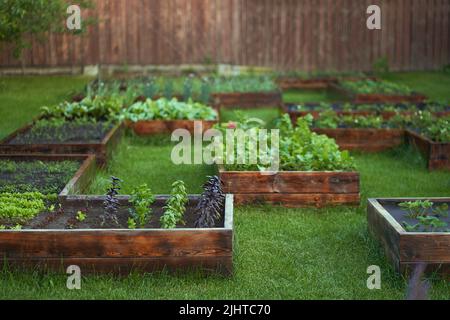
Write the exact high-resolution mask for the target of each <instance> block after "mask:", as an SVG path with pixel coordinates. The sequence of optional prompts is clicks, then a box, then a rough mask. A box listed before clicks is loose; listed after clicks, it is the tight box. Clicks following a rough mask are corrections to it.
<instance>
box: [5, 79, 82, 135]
mask: <svg viewBox="0 0 450 320" xmlns="http://www.w3.org/2000/svg"><path fill="white" fill-rule="evenodd" d="M88 81H89V79H88V78H85V77H58V76H54V77H45V78H42V77H3V78H0V97H1V101H0V119H1V120H0V121H1V126H0V139H1V138H4V137H5V136H6V135H8V134H9V133H11V132H12V131H14V130H15V129H17V128H18V127H20V126H23V125H24V124H26V123H27V122H29V121H31V120H32V118H33V117H35V116H37V115H38V114H39V108H40V107H41V106H45V105H51V104H56V103H59V102H61V101H63V100H64V99H66V98H67V97H68V96H69V95H70V94H71V93H75V92H77V91H79V90H81V89H82V88H83V86H84V85H85V84H86V83H87V82H88Z"/></svg>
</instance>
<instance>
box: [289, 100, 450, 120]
mask: <svg viewBox="0 0 450 320" xmlns="http://www.w3.org/2000/svg"><path fill="white" fill-rule="evenodd" d="M365 104H366V103H353V105H365ZM304 105H306V106H309V107H312V108H314V107H317V108H319V107H320V103H318V102H309V103H305V104H304ZM341 105H343V103H336V104H334V105H333V111H334V112H336V115H337V116H371V115H379V116H382V117H383V119H384V120H389V119H391V118H392V117H394V116H395V115H396V114H397V112H395V111H370V110H349V111H347V110H342V109H340V107H341ZM296 106H297V105H296V104H292V103H289V104H284V105H283V112H284V113H287V114H289V117H290V118H291V121H292V123H293V124H295V123H296V122H297V119H298V118H299V117H304V116H306V115H308V114H311V115H312V116H313V117H314V119H317V118H319V117H320V114H321V113H322V112H323V110H314V109H313V110H302V111H299V110H296V109H295V108H296ZM422 110H426V106H424V107H422ZM398 113H399V114H400V115H403V116H407V115H412V114H413V112H411V111H399V112H398ZM432 114H433V115H434V116H436V117H447V116H450V106H448V107H447V110H445V111H439V112H432Z"/></svg>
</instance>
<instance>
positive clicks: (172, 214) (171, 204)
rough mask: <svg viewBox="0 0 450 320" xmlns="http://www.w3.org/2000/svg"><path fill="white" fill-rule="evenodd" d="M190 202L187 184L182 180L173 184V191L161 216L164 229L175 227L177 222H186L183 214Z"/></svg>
mask: <svg viewBox="0 0 450 320" xmlns="http://www.w3.org/2000/svg"><path fill="white" fill-rule="evenodd" d="M187 202H188V197H187V192H186V186H185V185H184V182H183V181H181V180H177V181H175V182H174V183H173V184H172V191H171V193H170V197H169V199H168V200H167V203H166V206H165V207H164V214H163V215H162V216H161V218H160V222H161V227H162V228H164V229H173V228H175V227H176V226H177V223H179V222H181V223H182V224H184V221H183V216H184V212H185V210H186V203H187Z"/></svg>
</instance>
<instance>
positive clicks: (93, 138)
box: [8, 122, 114, 145]
mask: <svg viewBox="0 0 450 320" xmlns="http://www.w3.org/2000/svg"><path fill="white" fill-rule="evenodd" d="M113 126H114V125H113V124H110V123H102V122H99V123H84V124H77V123H71V122H67V123H64V124H62V125H61V126H42V127H41V126H39V127H31V128H30V129H28V130H27V131H25V132H23V133H19V134H18V135H17V136H16V137H14V138H13V139H12V140H10V141H9V143H8V144H11V145H17V144H61V143H100V142H101V141H102V140H103V138H104V137H105V136H106V135H107V133H108V132H109V131H110V130H111V129H112V128H113Z"/></svg>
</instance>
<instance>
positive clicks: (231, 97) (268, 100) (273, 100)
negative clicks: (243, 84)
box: [211, 91, 283, 108]
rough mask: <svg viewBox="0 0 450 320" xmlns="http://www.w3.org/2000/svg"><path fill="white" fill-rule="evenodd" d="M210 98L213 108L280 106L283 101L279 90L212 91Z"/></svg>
mask: <svg viewBox="0 0 450 320" xmlns="http://www.w3.org/2000/svg"><path fill="white" fill-rule="evenodd" d="M211 100H212V103H213V106H214V107H215V108H221V107H224V108H227V107H240V108H258V107H280V106H281V105H282V103H283V97H282V94H281V92H280V91H276V92H230V93H213V94H211Z"/></svg>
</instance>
